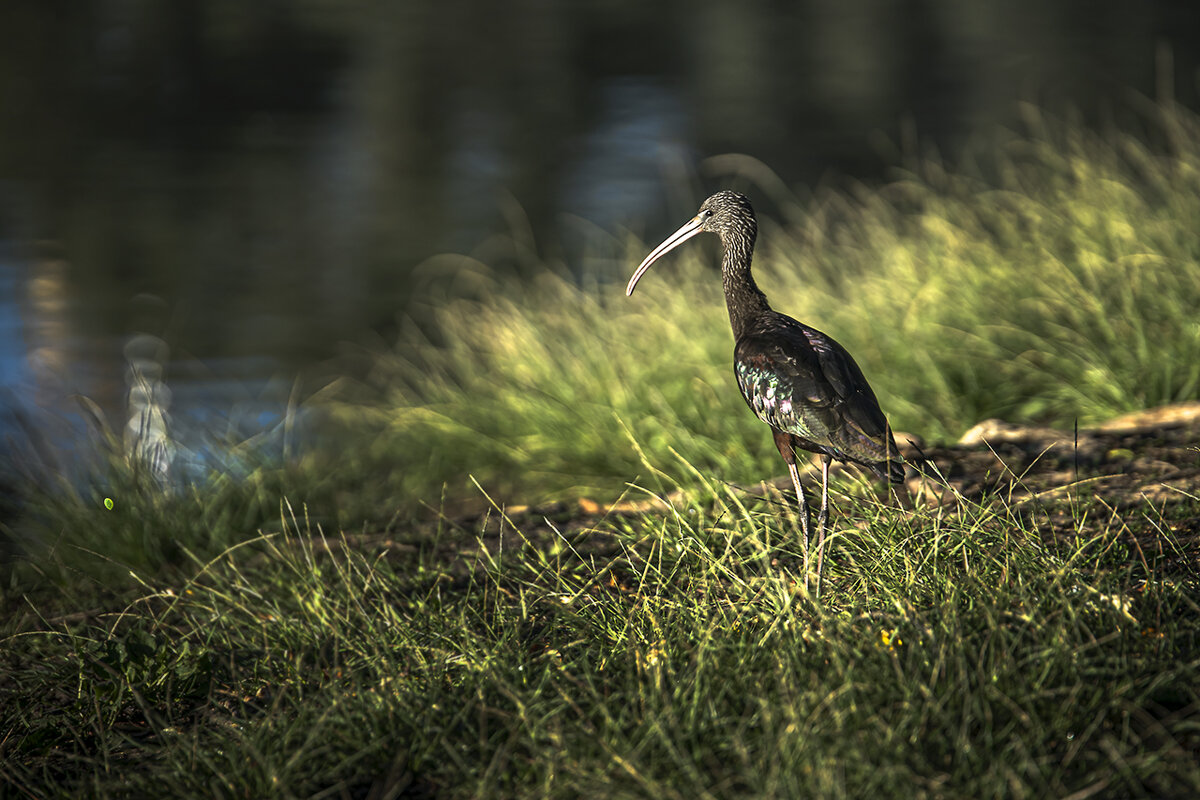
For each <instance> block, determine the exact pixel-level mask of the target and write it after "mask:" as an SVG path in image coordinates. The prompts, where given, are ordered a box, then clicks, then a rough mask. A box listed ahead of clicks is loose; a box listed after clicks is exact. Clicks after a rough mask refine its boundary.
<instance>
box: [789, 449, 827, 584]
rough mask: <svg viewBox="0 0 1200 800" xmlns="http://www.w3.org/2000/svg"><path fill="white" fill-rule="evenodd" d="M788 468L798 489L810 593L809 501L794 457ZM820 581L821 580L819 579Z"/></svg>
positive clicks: (805, 580) (805, 572)
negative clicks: (805, 495) (805, 496)
mask: <svg viewBox="0 0 1200 800" xmlns="http://www.w3.org/2000/svg"><path fill="white" fill-rule="evenodd" d="M787 467H788V474H789V475H791V476H792V485H793V486H795V487H796V504H797V505H798V506H799V507H800V508H799V511H800V532H801V533H802V534H803V547H804V589H805V591H808V501H807V500H806V499H805V498H804V486H802V485H801V483H800V473H799V472H798V471H797V470H796V459H795V458H794V457H793V458H792V460H791V461H789V462H787ZM818 563H820V562H818ZM818 580H820V579H819V578H818Z"/></svg>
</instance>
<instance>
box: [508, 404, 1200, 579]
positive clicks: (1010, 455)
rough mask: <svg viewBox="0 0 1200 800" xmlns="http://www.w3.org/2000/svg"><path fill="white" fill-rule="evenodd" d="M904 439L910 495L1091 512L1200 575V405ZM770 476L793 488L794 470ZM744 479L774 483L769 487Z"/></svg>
mask: <svg viewBox="0 0 1200 800" xmlns="http://www.w3.org/2000/svg"><path fill="white" fill-rule="evenodd" d="M896 441H897V443H898V444H899V446H900V449H901V451H902V453H903V455H904V456H905V458H906V460H908V461H909V464H910V466H909V469H908V478H907V480H906V486H905V489H906V490H907V491H900V492H899V494H900V495H902V496H903V497H901V502H902V503H903V504H905V505H908V504H909V503H910V502H911V503H912V504H914V505H917V506H920V505H925V506H930V507H942V508H943V509H944V510H952V509H953V508H954V507H956V506H959V505H961V504H963V503H979V502H989V501H996V502H1003V503H1005V504H1006V506H1007V507H1009V508H1012V509H1014V510H1016V511H1017V512H1018V513H1021V514H1027V515H1033V516H1036V517H1037V518H1038V522H1039V524H1038V525H1037V528H1038V529H1039V530H1042V531H1044V532H1045V535H1047V536H1050V537H1053V536H1055V535H1067V534H1070V535H1072V536H1077V535H1079V534H1080V531H1079V529H1078V528H1079V520H1080V519H1081V518H1083V519H1085V520H1086V522H1087V526H1088V528H1089V530H1090V529H1092V528H1094V529H1095V531H1096V532H1097V533H1098V532H1101V531H1105V530H1112V529H1114V526H1115V528H1116V529H1117V530H1118V532H1119V535H1120V536H1121V537H1122V538H1124V537H1128V538H1129V540H1130V541H1132V542H1133V543H1134V544H1136V546H1137V548H1138V549H1139V550H1140V551H1141V552H1143V553H1146V554H1147V555H1150V554H1154V555H1155V556H1156V557H1154V558H1153V559H1152V560H1154V561H1155V562H1156V563H1158V564H1160V565H1167V564H1169V568H1170V571H1171V572H1173V573H1175V574H1176V575H1179V573H1181V572H1182V573H1183V574H1185V575H1189V576H1197V575H1200V403H1181V404H1177V405H1170V406H1163V407H1160V408H1155V409H1150V410H1147V411H1140V412H1136V413H1132V414H1126V415H1123V416H1120V417H1117V418H1114V419H1112V420H1109V421H1108V422H1105V423H1104V424H1102V425H1099V426H1096V427H1092V428H1079V429H1078V430H1057V429H1054V428H1039V427H1028V426H1021V425H1014V424H1011V423H1006V422H1002V421H1000V420H986V421H984V422H981V423H979V424H978V425H976V426H975V427H973V428H972V429H971V430H969V431H967V433H966V434H964V435H963V437H962V438H961V439H960V440H959V441H958V442H957V443H955V444H953V445H949V446H936V445H929V446H927V445H925V444H924V443H922V442H920V441H919V440H916V438H915V437H912V436H909V435H907V434H904V433H897V434H896ZM834 469H835V471H836V470H838V469H842V467H840V466H838V465H835V467H834ZM806 473H807V474H805V475H803V476H802V477H803V479H804V480H805V482H806V483H808V484H809V485H813V484H814V482H819V480H820V477H819V475H820V473H819V471H818V470H817V468H816V466H815V463H814V464H810V465H809V466H808V468H807V470H806ZM765 483H766V485H771V486H774V487H775V488H776V489H779V490H781V491H785V492H788V491H789V490H790V489H791V485H790V481H789V480H788V478H787V476H786V475H783V476H780V477H776V478H774V479H772V480H770V481H766V482H765ZM740 489H741V490H742V491H745V492H747V493H749V494H761V493H762V492H763V491H766V488H765V486H764V485H759V486H755V487H750V486H747V487H740ZM904 495H906V496H904ZM666 500H667V501H668V502H677V501H678V500H679V498H675V497H667V498H666ZM665 508H666V505H665V504H664V503H663V502H662V501H660V500H657V499H650V500H641V499H639V500H627V501H623V502H620V503H616V504H613V505H602V504H600V503H596V502H594V501H591V500H587V499H583V500H579V501H578V502H577V503H559V504H554V505H553V506H547V507H537V508H531V507H526V506H514V507H509V508H507V509H506V513H507V515H508V516H509V519H510V520H511V521H513V522H515V523H516V524H517V525H518V526H520V527H521V528H526V526H527V525H529V526H530V527H532V528H538V527H541V525H540V524H539V523H544V522H546V521H554V522H557V523H561V524H562V525H564V526H565V527H566V528H568V529H578V528H579V527H584V526H589V525H592V524H595V522H596V521H597V520H598V518H600V517H603V516H607V515H611V514H638V513H651V512H654V511H658V510H665ZM1081 508H1082V509H1086V511H1087V513H1086V515H1082V514H1081V513H1080V510H1081ZM485 527H486V526H485Z"/></svg>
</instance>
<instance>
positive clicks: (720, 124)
mask: <svg viewBox="0 0 1200 800" xmlns="http://www.w3.org/2000/svg"><path fill="white" fill-rule="evenodd" d="M1197 34H1200V13H1198V12H1196V11H1193V10H1192V4H1190V3H1186V2H1151V3H1146V2H1136V1H1135V0H1121V1H1120V2H1116V1H1110V2H1099V3H1096V2H1089V3H1086V4H1084V3H1075V4H1072V3H1058V4H1047V3H1044V2H1033V1H1032V0H1030V1H1029V2H1012V1H1011V0H993V1H992V2H979V3H972V4H963V3H961V2H958V0H926V1H925V2H909V3H901V4H897V3H894V2H890V0H819V1H815V2H809V3H804V4H797V5H795V6H793V7H791V8H787V7H784V6H779V5H778V4H740V5H730V4H727V3H723V2H717V1H716V0H713V1H712V2H694V3H689V4H688V5H687V6H681V7H672V6H665V7H655V8H650V7H646V5H645V4H640V3H622V2H590V3H578V2H570V1H569V0H529V1H528V2H525V3H522V4H518V5H517V6H516V7H513V8H509V9H506V11H505V13H503V14H498V13H497V12H496V11H495V10H494V7H493V6H492V5H491V4H487V3H483V2H479V0H460V1H459V2H445V0H442V2H438V3H432V2H419V1H417V0H414V2H409V3H399V4H387V3H382V4H381V3H366V2H362V3H352V2H346V3H332V2H321V1H320V0H306V1H303V2H302V1H301V0H296V1H295V2H284V1H283V0H280V2H274V3H266V4H241V3H232V2H202V1H201V0H176V1H175V2H171V3H158V4H156V3H136V2H130V0H105V1H104V2H100V1H99V0H97V1H96V2H91V3H73V4H66V5H62V4H45V3H9V4H6V5H5V8H4V9H3V10H0V118H2V123H3V124H0V380H2V382H3V389H2V390H0V409H2V411H0V434H2V436H3V440H4V441H7V442H8V444H7V445H5V446H4V449H0V459H4V458H7V460H8V461H9V462H10V464H18V462H20V465H21V466H25V465H27V462H28V463H36V464H41V465H42V466H45V467H46V468H47V470H48V471H49V472H54V471H65V472H70V471H71V469H72V465H76V466H77V465H79V464H80V463H82V461H81V459H79V458H78V457H77V455H78V454H77V450H78V448H79V445H80V443H81V442H83V441H86V440H87V439H88V435H89V429H90V428H91V427H94V426H93V423H92V422H90V421H89V414H88V413H85V412H83V411H81V408H82V406H81V405H80V403H79V401H78V399H77V397H76V396H77V395H82V396H86V397H87V398H89V399H90V401H92V402H93V403H94V404H95V405H94V408H95V409H97V410H98V411H99V412H100V413H101V414H103V415H104V417H105V418H106V419H107V420H108V424H109V426H110V427H111V428H112V429H113V431H114V432H116V433H117V434H118V435H120V436H121V437H123V438H125V439H128V440H129V441H128V442H127V446H129V447H130V448H131V449H136V447H137V446H142V447H143V448H150V449H149V450H145V449H144V452H147V453H152V455H148V456H147V457H148V458H149V459H150V460H151V461H155V460H156V459H157V460H158V461H162V460H163V458H164V457H165V458H166V460H167V461H170V462H172V466H171V470H174V472H175V473H179V472H180V471H182V472H184V473H188V472H189V471H192V472H194V471H197V470H200V469H202V468H203V467H204V466H206V465H210V464H213V463H220V462H221V460H222V454H221V453H220V452H219V451H220V448H219V447H217V446H214V445H213V442H214V441H218V440H227V441H234V440H238V439H239V438H246V437H250V436H254V435H258V434H263V433H264V432H265V433H266V434H267V439H268V440H269V441H270V442H271V447H272V448H273V449H274V451H278V452H282V448H283V447H284V446H285V443H284V442H283V441H282V434H281V433H280V432H279V431H280V430H281V422H282V421H283V419H284V417H285V414H286V413H287V409H288V403H289V399H292V398H295V397H296V396H298V395H299V396H302V395H303V394H304V392H305V391H308V390H310V389H311V388H313V387H314V386H316V385H319V383H320V382H321V381H322V380H323V379H325V378H327V377H328V376H330V375H331V374H333V373H335V372H336V371H337V370H338V369H339V366H338V362H337V361H336V357H337V355H338V354H339V352H341V351H342V349H343V348H344V347H345V344H344V343H346V342H351V343H353V342H360V341H378V339H379V337H382V338H383V339H384V340H385V341H386V340H387V339H388V337H389V336H390V335H391V332H392V331H393V330H394V329H395V324H396V320H397V318H398V317H399V316H402V315H403V314H405V313H407V311H408V310H409V309H410V307H411V304H413V303H417V304H419V303H420V300H421V297H420V292H421V288H420V287H421V285H422V282H423V281H427V280H430V274H431V271H436V270H437V269H438V268H439V267H437V266H436V263H433V264H431V263H430V262H428V259H430V257H432V256H434V255H436V254H438V253H443V252H468V253H470V252H474V253H476V254H477V255H479V256H480V257H481V258H484V259H485V260H486V261H487V262H488V263H489V264H490V265H491V266H493V267H495V268H497V269H501V270H512V271H515V272H518V273H521V272H522V271H527V270H529V269H530V268H531V267H530V262H531V259H529V258H525V257H523V256H522V254H521V252H520V250H519V248H514V247H511V246H502V245H498V244H497V241H500V242H504V241H508V242H512V241H516V242H520V243H523V246H526V247H528V248H531V249H532V250H534V251H535V252H536V253H537V254H538V256H539V257H543V256H544V257H549V258H551V259H559V260H561V261H563V262H565V263H566V264H567V266H568V268H571V269H574V270H576V271H581V270H583V269H599V270H607V271H611V272H612V273H613V276H612V277H613V280H614V282H615V283H617V284H623V281H624V280H625V279H626V278H627V277H628V276H627V272H628V268H629V266H630V265H622V264H616V263H610V262H605V261H602V260H600V261H597V260H595V259H592V260H590V261H589V260H587V259H586V256H587V254H588V253H589V252H595V251H596V249H597V248H596V247H595V246H594V244H593V243H594V240H595V237H597V236H601V235H603V234H604V233H605V232H610V233H619V232H620V231H622V230H623V229H624V228H625V227H626V226H628V227H630V228H632V229H633V230H634V231H635V232H637V233H644V234H645V235H646V237H647V238H649V239H655V240H657V237H658V235H659V234H660V233H662V232H663V231H666V230H669V229H674V226H675V225H676V224H677V223H678V221H679V219H680V218H682V217H683V216H684V215H686V214H687V213H690V212H691V210H692V209H693V208H694V204H695V203H696V201H697V200H698V199H699V198H700V197H702V196H703V195H704V194H705V193H706V192H707V191H708V190H710V189H712V188H715V187H716V186H718V185H721V184H723V183H725V182H727V181H728V180H729V176H728V175H724V174H720V173H717V174H709V173H706V172H705V164H706V163H709V162H706V161H705V159H706V158H707V157H709V156H712V155H716V154H720V153H725V152H740V153H746V154H748V155H750V156H752V157H754V158H756V159H758V160H759V161H761V162H762V163H764V164H766V165H768V166H769V167H770V168H771V169H773V170H774V171H775V172H776V173H777V174H778V175H779V176H780V178H781V179H782V180H783V182H784V183H785V184H786V185H789V186H799V185H802V184H806V183H811V182H813V181H817V180H821V179H827V178H828V176H830V175H845V176H849V177H852V178H856V179H863V180H867V181H872V180H877V179H881V178H883V177H884V176H885V175H886V170H887V167H888V165H889V163H890V159H891V158H892V157H891V156H890V155H888V154H887V153H886V150H887V149H888V148H886V147H885V148H882V150H881V148H880V147H879V145H878V142H879V141H880V140H881V139H884V140H889V141H891V142H896V141H899V140H900V139H901V138H902V131H904V130H906V129H915V131H916V132H917V135H918V136H919V137H920V138H921V140H922V141H923V142H925V143H927V144H930V145H935V146H937V147H938V148H939V149H940V150H941V152H943V153H946V154H949V155H953V153H955V152H956V151H957V149H958V148H959V147H961V146H962V145H963V143H964V142H967V141H969V140H970V139H971V138H972V137H973V136H978V135H986V134H987V132H988V131H990V130H992V129H994V127H995V126H997V125H1012V124H1014V121H1015V117H1016V102H1017V101H1018V100H1033V101H1035V102H1039V103H1041V104H1044V105H1047V106H1049V107H1051V108H1052V109H1053V108H1065V107H1074V108H1077V109H1078V110H1080V111H1081V112H1082V113H1083V115H1084V117H1085V119H1088V120H1090V121H1094V122H1104V121H1106V120H1108V119H1114V118H1115V119H1118V120H1128V119H1130V118H1132V117H1134V116H1136V111H1135V110H1134V109H1136V107H1137V102H1138V101H1137V93H1139V92H1140V93H1141V94H1143V95H1146V96H1149V97H1155V96H1157V95H1161V94H1169V95H1170V96H1171V97H1174V98H1176V99H1178V100H1179V101H1181V102H1183V103H1185V104H1189V105H1192V106H1194V105H1195V103H1196V64H1197V60H1196V56H1197V51H1196V44H1197V42H1200V36H1198V35H1197ZM764 200H765V198H764ZM761 205H762V206H763V209H762V210H765V211H766V212H767V213H770V211H771V209H770V206H769V204H768V203H766V202H763V203H762V204H761ZM497 235H500V236H501V237H502V238H501V239H499V240H497V239H496V238H494V237H496V236H497ZM505 236H508V237H509V238H508V239H505V238H503V237H505ZM131 398H132V400H131ZM88 407H89V408H91V407H92V406H88ZM130 423H132V424H133V428H134V431H135V433H136V432H137V431H141V434H138V435H132V438H130V437H131V434H130ZM298 430H299V431H300V432H299V433H296V432H293V435H295V436H301V437H302V436H303V431H302V426H301V427H300V428H299V429H298ZM139 436H141V438H139ZM139 442H140V445H139V444H138V443H139ZM155 442H158V443H159V444H162V445H163V446H165V444H164V443H170V444H171V446H172V447H173V448H175V449H174V450H172V451H170V452H169V453H167V454H166V456H164V455H163V454H164V451H163V450H161V449H159V450H154V447H155V446H156V445H155V444H154V443H155ZM153 453H157V455H153ZM168 471H170V470H168Z"/></svg>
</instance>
